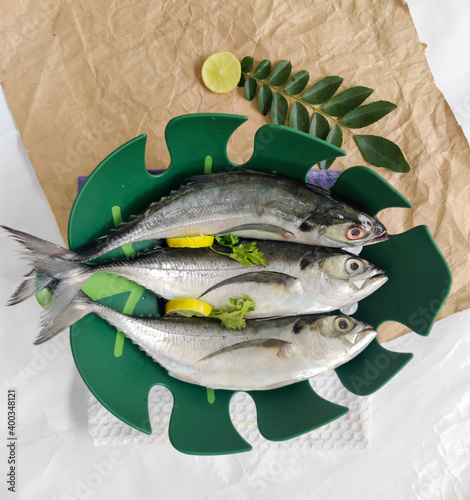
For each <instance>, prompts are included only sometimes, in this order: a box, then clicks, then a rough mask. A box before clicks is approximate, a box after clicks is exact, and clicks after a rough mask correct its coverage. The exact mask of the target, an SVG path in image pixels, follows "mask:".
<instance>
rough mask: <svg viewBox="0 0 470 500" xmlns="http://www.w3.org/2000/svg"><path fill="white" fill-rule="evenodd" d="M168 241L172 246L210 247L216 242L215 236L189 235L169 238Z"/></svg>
mask: <svg viewBox="0 0 470 500" xmlns="http://www.w3.org/2000/svg"><path fill="white" fill-rule="evenodd" d="M166 243H167V245H168V246H169V247H172V248H201V247H210V246H211V245H212V243H214V237H213V236H187V237H184V238H168V239H167V240H166Z"/></svg>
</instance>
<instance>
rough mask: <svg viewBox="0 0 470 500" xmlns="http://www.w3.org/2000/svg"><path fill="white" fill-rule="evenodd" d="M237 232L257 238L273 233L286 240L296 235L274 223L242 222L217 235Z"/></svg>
mask: <svg viewBox="0 0 470 500" xmlns="http://www.w3.org/2000/svg"><path fill="white" fill-rule="evenodd" d="M230 233H232V234H236V233H242V234H243V237H245V238H255V239H262V236H268V237H269V236H270V235H273V234H277V235H279V237H280V238H282V239H284V240H290V239H291V238H293V237H294V236H295V235H294V233H291V232H290V231H286V230H285V229H284V228H283V227H279V226H276V225H274V224H262V223H253V224H241V225H239V226H233V227H231V228H230V229H226V230H225V231H223V232H220V233H217V235H222V234H230Z"/></svg>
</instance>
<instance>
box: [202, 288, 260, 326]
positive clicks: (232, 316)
mask: <svg viewBox="0 0 470 500" xmlns="http://www.w3.org/2000/svg"><path fill="white" fill-rule="evenodd" d="M230 303H231V304H232V306H233V307H232V308H229V309H225V310H224V309H219V310H218V311H212V312H211V313H210V315H209V316H210V317H212V318H217V319H218V320H220V321H221V322H222V324H223V325H224V326H225V328H227V330H241V329H242V328H245V327H246V320H245V316H246V315H247V313H249V312H251V311H254V310H255V301H254V300H253V299H251V298H250V297H248V295H245V296H244V297H243V298H241V299H234V298H232V299H230Z"/></svg>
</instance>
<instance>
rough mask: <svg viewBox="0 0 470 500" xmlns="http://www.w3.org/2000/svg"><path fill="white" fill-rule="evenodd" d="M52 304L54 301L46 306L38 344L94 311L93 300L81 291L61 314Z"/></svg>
mask: <svg viewBox="0 0 470 500" xmlns="http://www.w3.org/2000/svg"><path fill="white" fill-rule="evenodd" d="M51 304H53V302H51V303H50V304H47V305H46V307H45V312H44V314H43V317H42V321H41V331H40V332H39V335H38V336H37V337H36V340H35V341H34V343H35V344H36V345H38V344H42V343H43V342H46V341H47V340H50V339H51V338H53V337H55V336H56V335H57V334H58V333H60V332H62V331H63V330H65V329H66V328H69V327H70V326H71V325H73V324H74V323H76V322H77V321H79V320H80V319H82V318H83V317H84V316H86V315H87V314H89V313H91V312H93V301H92V300H91V299H90V298H89V297H88V296H87V295H86V294H84V293H83V292H81V291H80V292H78V293H77V295H76V296H75V297H74V298H73V300H72V301H71V302H70V304H69V305H68V307H66V308H65V310H64V311H62V312H61V314H60V315H57V314H56V313H55V312H54V307H53V306H52V305H51Z"/></svg>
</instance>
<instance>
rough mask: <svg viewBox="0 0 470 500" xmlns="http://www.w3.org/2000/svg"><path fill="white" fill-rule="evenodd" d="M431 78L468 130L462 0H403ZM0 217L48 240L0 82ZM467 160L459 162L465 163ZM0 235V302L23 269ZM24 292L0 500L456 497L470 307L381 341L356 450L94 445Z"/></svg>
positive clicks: (70, 368) (65, 354)
mask: <svg viewBox="0 0 470 500" xmlns="http://www.w3.org/2000/svg"><path fill="white" fill-rule="evenodd" d="M408 4H409V6H410V9H411V14H412V16H413V19H414V21H415V24H416V27H417V29H418V34H419V37H420V39H421V41H423V42H425V43H426V44H427V45H428V49H427V51H426V55H427V58H428V61H429V64H430V66H431V70H432V72H433V74H434V76H435V80H436V84H437V85H438V87H439V88H440V89H441V91H442V92H443V93H444V95H445V96H446V98H447V100H448V102H449V104H450V105H451V107H452V109H453V111H454V113H455V115H456V117H457V119H458V121H459V123H460V124H461V125H462V127H463V129H464V131H465V133H466V136H467V138H469V137H470V89H469V83H470V30H469V29H468V26H469V24H470V3H469V2H468V1H466V0H462V1H458V0H450V1H446V2H441V1H438V0H409V2H408ZM0 166H1V168H0V216H1V217H0V223H2V224H5V225H10V226H13V227H18V228H22V229H24V230H26V231H30V232H32V233H34V234H37V235H40V236H42V237H44V238H46V239H48V240H51V241H54V242H56V243H61V244H63V242H62V241H61V238H60V235H59V232H58V229H57V227H56V224H55V221H54V218H53V216H52V213H51V211H50V209H49V206H48V204H47V201H46V199H45V197H44V195H43V193H42V191H41V189H40V187H39V184H38V182H37V179H36V177H35V174H34V170H33V168H32V167H31V164H30V163H29V159H28V156H27V153H26V152H25V151H24V149H23V147H22V144H21V139H20V136H19V134H18V132H17V130H16V127H15V124H14V121H13V118H12V117H11V114H10V112H9V111H8V108H7V105H6V103H5V98H4V96H3V93H0ZM469 168H470V166H469ZM13 248H14V246H13V244H12V243H11V242H10V241H9V240H6V239H5V237H4V235H1V240H0V262H1V266H0V276H1V280H2V287H1V290H0V304H4V303H5V302H6V300H7V298H8V297H9V295H10V293H11V291H12V290H13V288H14V284H15V283H16V282H17V281H18V278H19V276H20V275H21V273H23V272H25V267H24V263H23V262H21V261H18V259H17V258H16V256H15V254H14V251H13ZM39 313H40V308H39V306H38V305H37V304H36V303H35V301H34V300H30V301H28V302H27V303H25V304H22V305H21V306H17V307H12V308H6V307H3V306H0V325H1V333H0V374H1V376H2V377H3V380H5V385H4V389H3V390H2V396H1V398H0V471H1V476H0V498H10V497H11V498H17V499H38V500H42V499H44V500H46V499H47V500H52V499H60V500H65V499H68V500H71V499H88V498H94V499H95V498H96V499H111V498H132V499H137V498H139V499H140V498H145V499H147V498H163V499H181V498H190V499H204V498H211V499H236V500H248V499H254V498H257V499H259V498H261V499H264V498H266V499H267V498H269V499H308V498H312V499H313V498H315V499H316V498H323V499H328V500H336V499H344V498H350V499H353V500H354V499H361V500H367V499H378V498H380V499H383V500H386V499H393V500H396V499H399V500H401V499H406V500H408V499H416V498H417V499H446V500H452V499H468V498H470V467H469V465H470V389H469V388H470V366H469V365H470V356H469V354H468V353H469V348H470V337H469V330H470V312H469V311H465V312H463V313H460V314H457V315H455V316H453V317H450V318H448V319H446V320H443V321H440V322H439V323H437V324H436V325H435V327H434V329H433V331H432V333H431V335H430V336H429V337H428V338H421V337H419V336H417V335H413V334H412V335H408V336H406V337H404V338H402V339H398V340H396V341H394V342H393V343H390V344H389V345H388V346H387V347H389V348H391V349H395V350H401V351H407V352H413V353H414V355H415V357H414V359H413V360H412V361H411V363H410V364H409V365H408V366H407V367H406V368H405V369H404V370H403V371H402V372H401V373H400V374H399V375H398V376H397V377H395V379H393V380H392V381H391V382H390V383H389V384H387V385H386V386H385V387H384V388H383V389H381V390H380V391H378V392H377V393H376V394H375V395H374V396H373V398H372V414H371V446H370V447H369V448H368V449H365V450H325V451H322V450H288V449H286V450H269V451H265V450H264V451H261V450H253V451H251V452H249V453H245V454H241V455H233V456H225V457H196V456H186V455H183V454H181V453H179V452H177V451H175V450H174V449H173V448H172V447H171V446H166V445H129V446H104V447H98V448H95V447H93V446H92V444H91V440H90V437H89V434H88V429H87V415H86V406H87V393H86V388H85V386H84V384H83V382H82V380H81V379H80V377H79V375H78V372H77V370H76V368H75V365H74V363H73V360H72V356H71V353H70V349H69V343H68V338H67V336H66V335H65V334H64V335H62V336H61V337H59V338H57V339H56V340H54V341H51V342H50V343H49V344H44V345H42V346H40V347H35V346H33V345H32V340H33V338H34V337H35V335H36V333H37V328H38V319H39ZM11 388H15V389H16V390H17V395H18V406H17V431H18V435H19V442H18V448H17V453H18V461H19V463H18V467H17V473H18V476H17V480H18V484H17V493H15V494H12V493H9V492H8V491H7V484H6V470H7V469H6V466H7V464H6V461H7V456H6V448H5V444H6V392H7V389H11Z"/></svg>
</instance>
